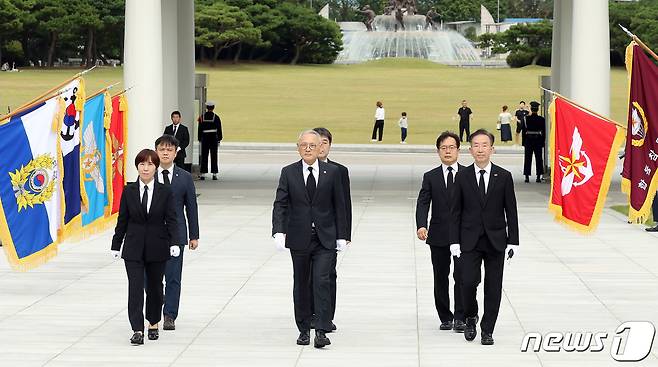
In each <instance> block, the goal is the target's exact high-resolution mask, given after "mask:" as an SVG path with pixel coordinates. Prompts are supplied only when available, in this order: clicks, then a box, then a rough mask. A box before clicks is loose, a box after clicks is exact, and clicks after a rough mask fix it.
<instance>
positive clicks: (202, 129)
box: [198, 101, 222, 180]
mask: <svg viewBox="0 0 658 367" xmlns="http://www.w3.org/2000/svg"><path fill="white" fill-rule="evenodd" d="M214 110H215V103H214V102H210V101H208V102H206V112H205V113H204V114H203V115H202V116H199V133H198V137H199V142H201V177H199V179H201V180H205V177H204V174H205V173H208V154H210V165H211V167H210V169H211V172H212V179H213V180H217V173H218V172H219V169H218V167H217V148H219V142H221V141H222V120H220V119H219V116H217V115H216V114H215V112H214Z"/></svg>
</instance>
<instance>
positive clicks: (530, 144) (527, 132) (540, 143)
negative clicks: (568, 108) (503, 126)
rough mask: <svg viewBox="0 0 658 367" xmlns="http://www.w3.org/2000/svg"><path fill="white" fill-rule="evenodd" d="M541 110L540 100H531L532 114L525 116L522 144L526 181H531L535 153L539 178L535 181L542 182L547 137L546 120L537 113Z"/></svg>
mask: <svg viewBox="0 0 658 367" xmlns="http://www.w3.org/2000/svg"><path fill="white" fill-rule="evenodd" d="M537 111H539V102H536V101H532V102H530V115H529V116H526V118H525V126H524V127H523V130H522V144H523V148H524V149H525V159H524V161H523V174H524V175H525V182H530V167H531V165H532V155H533V154H534V155H535V163H536V173H537V179H536V180H535V182H541V175H542V174H543V173H544V162H543V157H544V156H543V152H542V149H543V148H544V143H545V139H546V120H545V119H544V118H543V117H541V116H539V115H538V114H537Z"/></svg>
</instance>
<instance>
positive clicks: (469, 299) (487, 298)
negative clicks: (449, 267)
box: [459, 235, 505, 334]
mask: <svg viewBox="0 0 658 367" xmlns="http://www.w3.org/2000/svg"><path fill="white" fill-rule="evenodd" d="M459 260H460V262H461V264H460V265H461V271H462V298H463V302H464V317H475V316H477V314H478V302H477V287H478V285H479V284H480V281H481V279H482V276H481V274H480V268H481V266H482V262H483V261H484V316H483V317H482V323H481V324H480V327H481V329H482V332H483V333H491V334H493V331H494V327H495V326H496V319H498V311H499V310H500V299H501V296H502V290H503V266H504V264H505V253H504V252H500V251H497V250H496V249H494V248H493V246H492V245H491V243H490V242H489V239H488V238H487V236H486V235H482V236H480V239H479V240H478V244H477V246H476V248H475V249H473V250H471V251H468V252H462V254H461V258H460V259H459Z"/></svg>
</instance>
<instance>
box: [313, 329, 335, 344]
mask: <svg viewBox="0 0 658 367" xmlns="http://www.w3.org/2000/svg"><path fill="white" fill-rule="evenodd" d="M330 344H331V340H329V338H327V336H326V335H325V333H324V331H322V330H315V340H314V341H313V346H314V347H316V348H324V347H326V346H327V345H330Z"/></svg>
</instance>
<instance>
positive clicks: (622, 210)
mask: <svg viewBox="0 0 658 367" xmlns="http://www.w3.org/2000/svg"><path fill="white" fill-rule="evenodd" d="M610 209H612V210H614V211H616V212H619V213H621V214H623V215H625V216H628V205H613V206H611V207H610ZM653 223H654V222H653V215H651V213H649V218H647V220H646V221H645V222H644V224H646V225H648V226H652V227H653Z"/></svg>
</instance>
